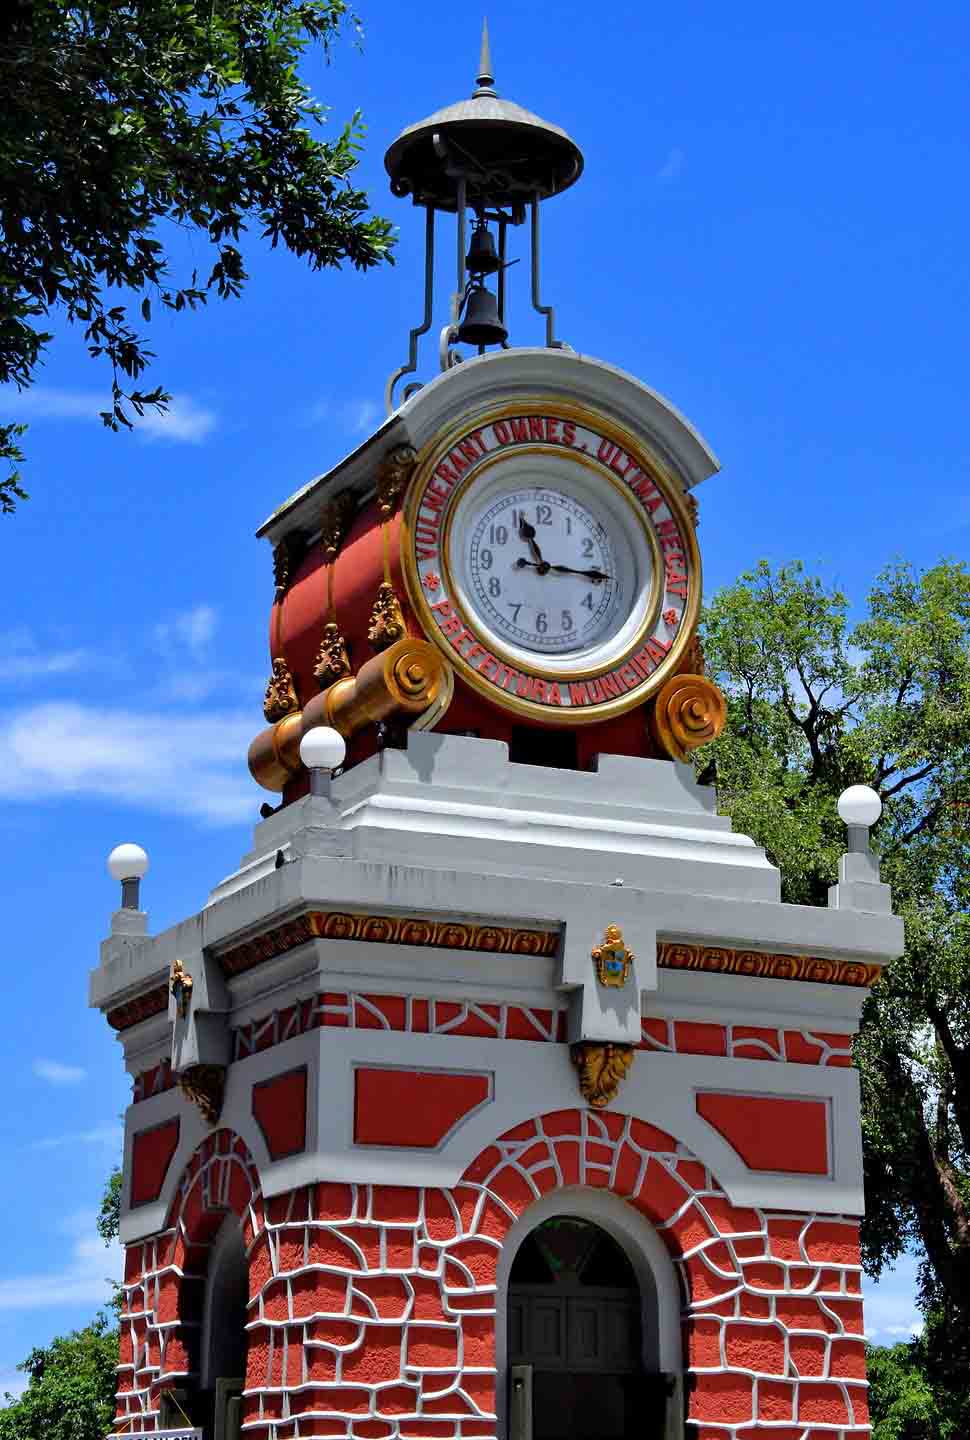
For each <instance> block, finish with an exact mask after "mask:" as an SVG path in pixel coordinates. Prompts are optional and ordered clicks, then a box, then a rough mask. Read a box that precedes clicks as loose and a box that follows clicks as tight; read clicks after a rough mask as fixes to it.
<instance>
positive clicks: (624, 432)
mask: <svg viewBox="0 0 970 1440" xmlns="http://www.w3.org/2000/svg"><path fill="white" fill-rule="evenodd" d="M490 68H491V67H490V64H489V62H488V56H487V47H486V52H485V54H484V56H483V61H482V66H481V74H480V76H479V81H478V86H477V89H476V91H475V94H474V95H473V97H472V98H471V99H470V100H467V101H464V102H462V103H461V104H459V105H455V106H452V107H449V109H447V110H444V111H441V112H439V113H438V114H437V115H435V116H432V117H431V118H430V119H429V120H428V121H424V122H422V123H421V124H420V125H417V126H412V127H410V129H409V130H406V131H405V132H404V133H403V134H402V136H401V137H399V139H398V140H397V141H395V143H394V145H393V146H392V147H391V149H390V150H389V152H388V157H387V165H388V170H389V172H390V174H391V179H392V188H393V189H394V191H395V193H397V194H410V195H411V197H412V199H413V200H414V202H415V204H418V205H420V206H422V207H423V208H424V209H425V211H426V215H427V223H428V239H429V248H432V247H433V240H434V230H435V223H436V217H440V215H441V214H442V213H444V214H445V215H446V216H447V215H450V214H453V215H454V216H455V223H456V227H457V232H458V255H459V265H458V271H459V273H458V283H457V286H456V291H455V295H454V296H453V298H452V306H451V313H450V315H449V317H448V321H447V323H446V324H445V326H444V329H443V330H442V332H441V336H440V344H439V352H440V359H441V365H442V369H441V373H440V374H438V376H437V377H436V378H434V379H433V380H431V381H430V383H427V384H424V385H419V384H417V383H413V384H410V385H408V386H407V387H405V389H404V391H403V393H402V394H401V395H400V396H398V395H397V393H396V388H397V385H398V384H399V382H400V380H401V379H402V378H404V377H405V376H406V375H408V374H412V373H417V372H416V366H417V352H418V341H419V339H420V337H421V335H423V334H424V332H425V331H426V330H427V329H428V328H429V326H430V323H431V315H432V313H433V296H432V294H431V281H432V278H433V273H434V265H433V253H432V254H431V255H429V260H428V266H427V276H428V286H427V294H426V304H425V315H424V320H423V322H422V324H421V325H419V326H418V327H416V329H415V331H414V332H412V344H411V354H410V357H409V362H408V364H407V365H405V366H403V367H402V369H401V371H400V372H399V373H398V375H397V376H395V377H392V383H391V384H390V385H389V387H388V391H389V394H388V410H389V413H388V416H387V419H386V420H385V421H384V423H383V424H382V425H381V426H380V427H379V429H378V430H377V431H376V432H375V433H374V434H373V435H372V436H371V437H370V438H369V439H368V440H367V441H366V442H365V443H364V444H363V445H361V446H360V448H359V449H357V450H356V451H355V452H354V453H353V454H352V455H350V456H349V457H348V458H347V459H346V460H344V461H343V462H342V463H341V464H339V465H338V466H336V467H335V468H334V469H333V470H331V471H330V472H329V473H328V474H326V475H323V476H321V477H319V478H318V479H316V480H313V481H312V482H311V483H310V484H308V485H305V486H304V487H303V488H302V489H300V490H299V491H297V493H296V494H295V495H294V496H293V497H292V498H291V499H289V500H287V501H285V503H283V504H282V505H280V507H279V508H278V509H277V510H276V511H274V513H273V514H272V516H271V517H270V519H269V520H268V521H267V522H266V523H265V525H264V526H263V527H262V529H261V531H260V534H261V535H264V536H266V537H268V538H269V540H270V541H271V542H272V544H273V547H274V560H275V566H274V569H275V595H274V598H273V602H272V609H271V618H270V656H269V659H270V662H271V670H272V674H271V679H270V683H269V685H268V687H267V695H266V707H265V709H266V720H267V728H266V729H264V730H263V731H261V732H260V734H259V735H257V737H256V739H255V740H254V742H253V745H252V747H251V751H250V767H251V769H252V772H253V775H254V777H255V778H256V779H257V780H258V781H259V782H260V784H262V785H263V786H264V787H265V788H266V789H268V790H270V791H271V792H274V793H275V794H276V795H277V796H278V797H280V801H279V803H278V806H277V808H275V809H272V808H271V807H270V806H268V805H267V806H264V813H265V818H263V819H262V820H261V821H260V823H258V824H257V825H256V827H255V831H254V834H253V841H252V846H251V848H250V850H249V851H248V853H247V854H246V855H245V856H243V858H242V860H241V862H240V866H239V869H238V870H237V871H236V872H235V873H234V874H232V875H230V876H229V877H227V878H226V879H224V880H222V881H221V883H219V884H217V885H216V886H215V888H214V889H213V890H212V892H211V895H210V896H209V899H208V901H207V903H206V904H205V906H204V907H203V908H202V910H201V911H200V912H199V913H198V914H196V915H193V916H191V917H190V918H189V919H187V920H185V921H184V922H182V923H181V924H179V925H176V926H174V927H173V928H172V929H170V930H168V931H166V932H164V933H162V934H159V935H155V936H152V935H150V934H149V933H148V926H147V916H146V915H145V914H144V912H142V911H141V909H140V908H139V899H138V893H137V892H138V878H137V877H139V876H140V874H141V873H143V870H144V858H143V857H142V856H141V855H140V852H137V850H136V849H135V847H122V848H121V853H116V855H115V856H114V857H113V865H112V869H113V873H115V874H116V876H117V877H118V878H120V879H122V880H123V881H124V882H125V892H124V896H123V903H122V906H121V908H120V909H119V910H118V911H117V912H116V914H115V915H114V917H113V920H112V925H111V933H110V936H109V937H108V938H107V939H106V940H105V942H104V944H103V946H102V953H101V963H100V965H99V966H98V967H97V969H96V970H95V971H94V972H93V974H92V979H91V1003H92V1004H93V1005H95V1006H98V1007H100V1008H101V1009H102V1010H103V1011H104V1013H105V1015H106V1018H107V1020H108V1023H109V1024H110V1025H111V1026H112V1027H113V1029H114V1030H115V1031H116V1032H117V1034H118V1037H119V1039H120V1041H121V1043H122V1046H123V1049H124V1054H125V1062H126V1065H127V1068H128V1070H129V1072H130V1074H131V1076H132V1079H133V1084H134V1095H133V1099H132V1104H131V1106H130V1107H129V1110H128V1113H127V1120H126V1140H125V1162H124V1191H123V1203H122V1219H121V1236H122V1240H123V1242H124V1244H125V1247H126V1257H127V1258H126V1267H125V1284H124V1312H123V1316H122V1320H121V1357H120V1368H119V1372H118V1416H117V1425H116V1429H117V1431H118V1432H119V1433H126V1434H129V1435H133V1434H144V1433H149V1434H153V1435H157V1434H159V1433H165V1432H168V1433H171V1434H178V1435H182V1434H193V1433H194V1434H197V1435H201V1436H204V1437H205V1440H230V1437H239V1436H248V1437H251V1440H303V1437H310V1436H325V1437H332V1440H397V1437H402V1440H491V1437H502V1440H506V1437H507V1440H586V1437H592V1436H596V1437H597V1440H627V1437H631V1440H632V1437H634V1436H637V1437H641V1436H642V1437H658V1440H675V1437H677V1440H680V1437H684V1436H691V1437H693V1440H748V1437H764V1440H767V1437H771V1440H862V1437H864V1436H866V1435H868V1433H869V1426H868V1420H867V1407H866V1384H865V1367H864V1356H863V1342H862V1334H863V1330H862V1302H861V1299H860V1280H861V1269H860V1261H859V1240H858V1227H859V1218H860V1215H861V1214H862V1211H863V1193H862V1163H861V1145H860V1125H859V1092H858V1082H857V1077H856V1073H855V1071H854V1070H853V1067H852V1056H851V1047H852V1038H853V1035H854V1033H855V1031H856V1028H857V1024H858V1017H859V1013H860V1009H861V1005H862V1002H863V1000H864V998H865V996H866V993H867V987H868V986H869V985H870V984H871V983H872V982H873V981H874V980H875V979H876V978H877V977H878V975H879V971H880V967H881V966H882V965H883V964H884V963H885V962H886V961H888V960H889V959H891V958H893V957H894V956H895V955H897V954H898V953H899V952H900V950H901V947H902V930H901V925H900V923H899V921H898V920H897V919H896V918H895V917H894V916H893V915H892V914H891V910H890V902H889V894H888V891H887V889H886V887H884V886H883V885H882V884H881V883H880V881H879V875H878V870H877V868H876V865H875V862H874V860H873V858H872V857H871V855H870V854H869V852H868V843H867V839H866V826H867V825H868V824H870V823H871V822H872V820H873V819H874V818H875V814H876V812H874V811H872V810H870V809H868V808H867V803H866V796H865V795H863V796H861V797H860V796H858V795H853V794H851V793H849V794H848V795H847V797H846V798H845V806H844V811H843V813H844V816H845V818H846V819H847V821H848V824H849V840H848V850H847V854H846V855H845V857H844V858H843V861H842V867H841V874H840V879H839V883H838V885H836V886H834V887H833V890H832V892H831V896H830V900H829V905H828V908H825V909H819V908H808V907H802V906H795V905H786V904H782V903H781V900H780V885H779V876H778V873H777V871H776V870H775V869H774V867H773V866H772V865H771V864H770V863H769V862H768V860H767V859H766V857H765V855H764V853H763V852H762V851H761V850H760V849H759V848H758V847H757V846H756V845H755V844H754V843H753V842H752V841H751V840H750V839H748V838H747V837H745V836H743V835H738V834H735V833H733V832H732V830H731V828H730V825H729V822H728V821H727V820H724V819H722V818H720V817H719V816H718V815H717V810H716V797H715V795H714V793H713V791H712V790H711V789H710V788H708V787H704V786H700V785H698V784H697V782H696V780H695V778H694V772H693V769H692V767H691V765H690V763H689V755H690V752H691V750H693V749H694V748H696V747H697V746H698V745H701V744H703V743H704V742H705V741H707V740H710V739H712V738H714V737H715V736H716V735H717V733H718V732H719V730H720V728H721V726H722V725H723V722H724V709H725V707H724V702H723V699H722V697H721V696H720V694H719V692H718V691H717V689H716V687H715V686H714V685H713V684H712V683H711V681H710V680H709V679H708V678H707V677H706V676H705V675H704V670H703V657H702V654H701V650H700V646H699V644H698V642H697V638H696V628H697V619H698V609H699V604H700V598H701V570H700V554H699V550H698V544H697V538H696V516H697V507H696V503H695V501H694V491H695V489H696V487H697V486H698V485H699V484H700V483H701V482H702V481H703V480H705V479H706V478H707V477H709V476H710V475H711V474H712V473H713V472H714V471H715V470H716V469H717V461H716V459H715V458H714V456H713V454H712V453H711V451H710V450H709V449H708V447H707V445H706V444H705V442H704V441H703V439H702V438H701V437H700V435H699V434H698V433H697V432H696V431H695V430H694V429H692V427H691V426H690V425H689V424H688V423H687V421H686V420H685V419H684V418H683V417H682V416H681V415H679V414H678V412H677V411H676V410H675V409H674V408H673V407H672V406H671V405H670V404H669V403H668V402H667V401H666V400H665V399H664V398H663V397H662V396H661V395H659V394H657V393H656V392H655V391H653V390H650V389H648V388H647V387H646V386H645V385H644V384H642V383H641V382H640V381H638V380H636V379H634V378H633V377H631V376H629V375H627V374H624V373H622V372H620V371H618V370H616V369H614V368H613V367H611V366H610V365H608V364H604V363H602V362H600V361H598V360H594V359H590V358H588V357H586V356H584V355H581V354H578V353H576V352H575V351H573V350H572V349H570V348H569V347H568V346H566V345H565V344H564V343H563V342H562V341H560V340H557V339H556V337H555V334H554V327H553V323H552V322H553V317H552V314H551V311H550V309H549V307H548V306H543V305H542V304H541V302H540V299H539V266H538V261H539V246H538V241H539V209H540V206H541V205H542V204H544V203H545V202H546V201H547V200H548V199H549V198H550V197H552V196H554V195H555V194H556V193H558V192H559V191H561V190H563V189H565V188H566V187H567V186H568V185H569V184H571V183H573V181H574V180H575V179H577V178H578V176H579V173H580V171H581V168H582V157H581V155H580V153H579V151H578V149H577V148H576V146H575V145H574V144H573V142H572V141H571V140H570V139H569V137H568V136H567V135H566V134H565V132H563V131H561V130H559V129H558V128H557V127H555V126H551V125H547V124H546V123H545V122H543V121H540V120H539V119H538V118H537V117H536V116H533V115H530V114H529V112H527V111H524V110H522V109H520V108H519V107H518V106H515V105H512V104H510V103H508V102H506V101H503V100H501V99H500V98H499V97H498V96H497V94H496V92H495V87H494V83H493V80H492V77H491V74H490ZM529 220H531V226H532V269H533V285H532V292H533V300H534V303H535V305H536V307H537V308H538V309H539V310H540V313H542V314H543V316H544V317H545V319H546V324H547V334H546V339H547V342H548V343H547V344H546V345H544V346H541V347H536V348H515V347H514V346H513V347H510V346H509V345H508V343H507V339H506V336H507V317H506V313H505V300H506V297H505V294H504V287H503V285H502V276H503V274H504V271H503V269H502V267H503V266H504V265H505V264H506V263H507V262H506V259H505V257H506V251H507V245H508V246H510V244H511V239H512V238H514V235H515V233H516V232H517V227H519V226H520V225H523V224H525V223H526V222H527V221H529ZM493 277H497V279H494V278H493ZM490 283H494V284H495V285H496V290H495V292H492V291H491V290H490V288H489V284H490ZM462 347H465V358H464V360H461V361H460V363H459V357H460V356H461V355H462V353H463V350H462ZM469 347H471V349H472V350H473V351H477V352H478V353H476V354H472V355H471V356H470V357H469V356H468V354H467V351H468V349H469ZM301 756H302V758H301ZM307 764H309V766H310V767H311V768H310V770H309V771H308V769H307Z"/></svg>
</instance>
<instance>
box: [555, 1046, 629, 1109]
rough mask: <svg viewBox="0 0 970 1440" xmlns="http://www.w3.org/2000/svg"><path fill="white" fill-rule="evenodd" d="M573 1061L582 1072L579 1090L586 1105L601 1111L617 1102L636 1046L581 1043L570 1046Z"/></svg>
mask: <svg viewBox="0 0 970 1440" xmlns="http://www.w3.org/2000/svg"><path fill="white" fill-rule="evenodd" d="M569 1054H570V1058H571V1060H572V1062H573V1064H574V1065H575V1066H576V1069H577V1070H578V1071H579V1089H580V1093H581V1095H582V1097H583V1099H584V1100H585V1101H586V1102H587V1104H589V1105H592V1107H593V1109H594V1110H602V1109H604V1108H605V1107H606V1106H607V1105H609V1103H610V1101H611V1100H615V1099H616V1096H617V1092H618V1091H619V1088H620V1085H621V1084H622V1082H623V1080H624V1079H625V1078H626V1073H627V1071H628V1070H629V1068H630V1066H631V1065H632V1064H633V1046H632V1045H615V1044H612V1043H610V1042H606V1043H601V1042H599V1041H594V1040H578V1041H577V1042H576V1043H575V1044H574V1045H572V1046H571V1047H570V1051H569Z"/></svg>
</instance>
